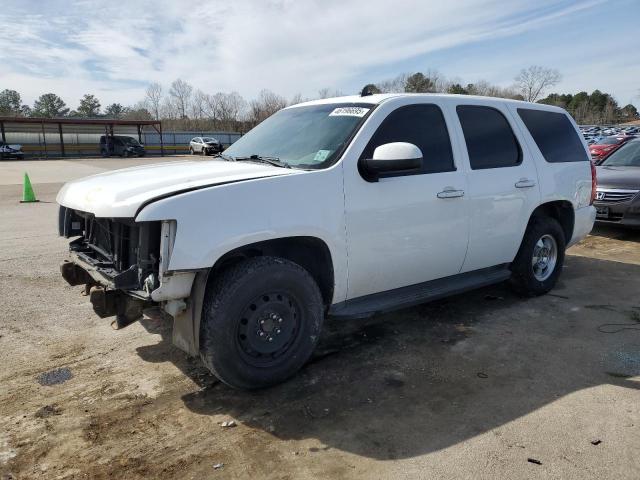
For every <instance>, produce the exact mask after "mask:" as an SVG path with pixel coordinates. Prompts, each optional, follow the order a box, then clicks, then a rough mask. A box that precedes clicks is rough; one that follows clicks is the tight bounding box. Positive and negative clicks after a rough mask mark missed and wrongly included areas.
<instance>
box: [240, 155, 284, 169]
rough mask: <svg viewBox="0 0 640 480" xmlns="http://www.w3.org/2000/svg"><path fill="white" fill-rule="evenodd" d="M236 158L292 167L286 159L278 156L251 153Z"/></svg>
mask: <svg viewBox="0 0 640 480" xmlns="http://www.w3.org/2000/svg"><path fill="white" fill-rule="evenodd" d="M236 160H237V161H239V162H242V161H244V160H250V161H254V162H260V163H267V164H269V165H273V166H274V167H282V168H291V165H289V164H288V163H287V162H285V161H284V160H280V159H279V158H278V157H265V156H263V155H249V156H248V157H236Z"/></svg>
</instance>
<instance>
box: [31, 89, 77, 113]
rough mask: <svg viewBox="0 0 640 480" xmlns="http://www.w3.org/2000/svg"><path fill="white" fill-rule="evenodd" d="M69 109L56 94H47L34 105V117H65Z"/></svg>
mask: <svg viewBox="0 0 640 480" xmlns="http://www.w3.org/2000/svg"><path fill="white" fill-rule="evenodd" d="M67 113H69V109H68V108H67V105H66V104H65V103H64V101H63V100H62V99H61V98H60V97H59V96H58V95H56V94H55V93H45V94H44V95H40V97H39V98H38V99H37V100H36V101H35V102H34V103H33V110H32V115H33V116H34V117H64V116H65V115H66V114H67Z"/></svg>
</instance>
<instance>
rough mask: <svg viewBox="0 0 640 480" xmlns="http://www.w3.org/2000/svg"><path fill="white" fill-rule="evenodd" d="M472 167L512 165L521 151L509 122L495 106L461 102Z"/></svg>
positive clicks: (516, 163) (460, 108)
mask: <svg viewBox="0 0 640 480" xmlns="http://www.w3.org/2000/svg"><path fill="white" fill-rule="evenodd" d="M456 111H457V112H458V118H459V119H460V124H461V125H462V132H463V133H464V140H465V142H466V144H467V151H468V152H469V162H470V164H471V168H472V169H473V170H481V169H485V168H500V167H513V166H516V165H519V164H520V163H521V162H522V150H521V149H520V144H519V143H518V140H517V139H516V136H515V134H514V133H513V130H511V126H510V125H509V122H508V121H507V119H506V118H505V117H504V115H503V114H502V113H500V112H499V111H498V110H496V109H495V108H491V107H482V106H477V105H459V106H458V107H457V108H456Z"/></svg>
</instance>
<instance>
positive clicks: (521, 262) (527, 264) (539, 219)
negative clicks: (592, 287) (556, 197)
mask: <svg viewBox="0 0 640 480" xmlns="http://www.w3.org/2000/svg"><path fill="white" fill-rule="evenodd" d="M565 248H566V240H565V237H564V232H563V230H562V227H561V226H560V224H559V223H558V221H557V220H556V219H554V218H551V217H546V216H536V217H534V218H533V219H532V220H531V222H530V223H529V226H528V227H527V231H526V232H525V235H524V239H523V240H522V245H521V246H520V250H519V251H518V254H517V255H516V258H515V260H514V261H513V264H512V265H511V271H512V276H511V285H512V287H513V288H514V290H515V291H516V292H518V293H520V294H522V295H526V296H536V295H543V294H545V293H547V292H549V291H550V290H551V289H552V288H553V287H554V286H555V284H556V282H557V281H558V277H559V276H560V271H561V270H562V265H563V263H564V253H565Z"/></svg>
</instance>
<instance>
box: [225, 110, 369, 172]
mask: <svg viewBox="0 0 640 480" xmlns="http://www.w3.org/2000/svg"><path fill="white" fill-rule="evenodd" d="M373 108H374V105H371V104H352V103H349V104H346V103H345V104H336V103H334V104H323V105H309V106H305V107H293V108H286V109H284V110H280V111H279V112H277V113H275V114H274V115H272V116H271V117H269V118H267V119H266V120H265V121H263V122H262V123H260V124H259V125H258V126H257V127H255V128H254V129H253V130H251V131H250V132H249V133H247V134H246V135H244V136H242V137H240V138H239V139H238V140H237V141H236V142H235V143H234V144H233V145H231V146H230V147H229V148H228V149H227V150H225V152H224V154H225V156H227V157H232V158H234V159H236V160H245V159H246V160H248V161H250V160H251V157H256V156H260V157H271V158H272V159H278V161H279V162H282V163H286V164H287V165H288V166H290V167H294V168H302V169H319V168H327V167H329V166H331V165H333V163H335V162H336V161H337V160H338V158H339V156H340V155H341V153H342V151H343V150H344V148H345V147H346V146H347V144H348V143H349V141H350V140H351V138H352V137H353V135H354V134H355V133H356V132H357V130H358V129H359V128H360V126H361V125H362V123H363V122H364V120H365V119H366V117H367V116H368V114H369V113H370V112H371V111H372V110H373Z"/></svg>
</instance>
